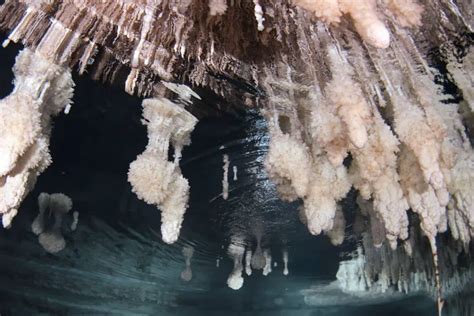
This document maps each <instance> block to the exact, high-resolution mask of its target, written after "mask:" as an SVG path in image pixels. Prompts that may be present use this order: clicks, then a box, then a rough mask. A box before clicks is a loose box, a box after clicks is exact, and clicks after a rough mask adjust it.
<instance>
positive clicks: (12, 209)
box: [0, 49, 74, 227]
mask: <svg viewBox="0 0 474 316" xmlns="http://www.w3.org/2000/svg"><path fill="white" fill-rule="evenodd" d="M13 71H14V74H15V81H14V84H15V89H14V90H13V92H12V93H11V94H10V95H9V96H7V97H6V98H4V99H2V100H0V135H1V137H0V214H1V215H2V222H3V226H4V227H9V226H10V225H11V222H12V220H13V218H14V217H15V215H16V214H17V212H18V208H19V206H20V203H21V202H22V201H23V199H24V198H25V197H26V195H27V194H28V193H29V191H30V190H31V189H32V188H33V187H34V185H35V182H36V178H37V177H38V175H40V174H41V173H42V172H43V171H44V170H45V169H46V168H47V167H48V166H49V165H50V164H51V155H50V153H49V149H48V147H49V136H50V134H51V120H52V117H54V116H56V115H58V114H59V113H60V112H61V111H62V110H63V109H64V108H65V107H66V105H67V104H69V103H70V102H71V97H72V93H73V87H74V83H73V82H72V78H71V73H70V72H69V70H68V69H67V68H64V67H61V66H57V65H55V64H54V63H52V62H51V61H49V60H47V59H46V58H45V57H43V56H42V55H40V54H39V53H37V52H34V51H32V50H29V49H24V50H23V51H22V52H20V54H19V55H18V57H17V59H16V62H15V66H14V69H13Z"/></svg>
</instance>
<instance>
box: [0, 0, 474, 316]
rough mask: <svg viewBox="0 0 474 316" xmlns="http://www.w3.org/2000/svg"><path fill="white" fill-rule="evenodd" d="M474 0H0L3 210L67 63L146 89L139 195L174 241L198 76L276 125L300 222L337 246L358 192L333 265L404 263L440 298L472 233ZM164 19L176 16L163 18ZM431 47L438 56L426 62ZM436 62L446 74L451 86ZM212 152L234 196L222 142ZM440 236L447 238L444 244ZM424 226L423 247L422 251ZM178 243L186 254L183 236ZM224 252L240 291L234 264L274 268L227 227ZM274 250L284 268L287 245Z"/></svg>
mask: <svg viewBox="0 0 474 316" xmlns="http://www.w3.org/2000/svg"><path fill="white" fill-rule="evenodd" d="M469 6H470V4H469V1H466V0H459V1H448V0H423V1H421V0H420V1H416V0H383V1H375V0H368V1H364V0H353V1H352V0H351V1H350V0H330V1H322V0H313V1H310V0H294V1H292V2H291V3H290V2H288V1H264V0H260V1H256V0H254V1H248V3H246V2H240V1H236V2H234V1H232V2H231V1H223V0H219V1H217V0H211V1H202V2H199V1H183V2H180V3H177V4H176V3H167V2H161V1H154V0H146V1H145V0H144V1H136V2H127V1H119V0H109V1H103V2H101V3H100V4H99V3H98V2H95V1H88V0H76V1H72V0H71V1H68V0H65V1H58V0H55V1H54V0H53V1H7V2H6V3H5V4H4V5H3V6H1V7H0V28H1V29H3V30H5V31H8V32H9V33H8V38H7V39H6V40H5V41H4V45H8V43H9V42H10V41H12V42H22V43H23V44H24V45H25V46H26V47H27V48H25V49H24V50H23V51H22V52H21V53H20V54H19V55H18V57H17V62H16V64H15V68H14V72H15V90H14V91H13V92H12V93H11V94H10V96H8V97H6V98H5V99H3V100H1V101H0V114H2V115H0V120H1V123H2V124H0V131H1V134H0V135H1V137H0V157H1V158H0V168H1V169H0V207H1V208H0V213H1V214H2V222H3V226H5V227H8V226H10V225H11V221H12V219H13V218H14V216H15V214H16V213H17V210H18V207H19V205H20V203H21V201H22V200H23V199H24V197H25V196H26V194H27V193H28V192H29V191H30V190H31V188H32V187H33V186H34V182H35V180H36V177H37V176H38V175H39V174H40V173H41V172H42V171H43V170H44V169H45V168H46V167H47V166H48V165H49V164H50V163H51V157H50V155H49V152H48V142H49V135H50V133H51V118H52V117H54V116H55V115H57V114H58V113H59V112H60V111H61V110H63V109H65V108H66V109H67V108H68V104H70V99H71V97H72V88H73V86H74V84H73V82H72V79H71V74H70V72H71V70H77V71H78V72H79V73H80V74H83V73H85V72H88V73H89V75H90V76H92V78H94V79H97V80H102V81H106V82H111V83H113V84H116V85H120V86H121V87H123V89H124V90H126V91H127V92H128V93H130V94H135V95H138V96H141V97H145V98H146V99H145V100H144V101H143V121H142V122H143V124H144V125H146V126H147V129H148V144H147V146H146V149H145V151H144V152H143V153H141V154H140V155H138V156H137V159H136V160H135V161H134V162H132V163H131V164H130V169H129V172H128V179H129V182H130V183H131V185H132V190H133V192H134V193H135V194H136V195H137V196H138V197H139V198H140V199H142V200H144V201H145V202H147V203H149V204H153V205H156V207H157V208H159V209H160V211H161V216H162V238H163V240H164V241H165V242H167V243H173V242H175V241H176V240H177V239H178V237H179V231H180V228H181V225H182V221H183V216H184V213H185V210H186V208H187V204H188V195H189V184H188V181H187V180H186V179H185V178H184V177H183V175H182V174H181V171H180V167H179V161H180V158H181V151H182V148H183V146H186V145H188V144H189V143H190V134H191V132H192V130H193V129H194V126H195V125H196V123H197V118H196V117H201V116H203V115H205V114H206V112H209V111H211V110H210V109H209V107H208V106H206V105H205V103H206V102H205V101H206V99H205V98H202V100H201V97H200V96H199V95H198V94H196V93H194V91H193V90H191V89H190V88H189V87H188V86H192V87H193V89H195V88H196V89H200V91H201V90H202V91H206V93H205V95H207V96H210V97H212V98H213V99H215V100H218V101H217V102H216V103H217V108H218V110H219V111H229V112H232V111H233V110H234V109H235V108H239V107H240V108H242V107H246V108H249V107H257V108H259V109H260V110H261V112H262V114H263V116H264V117H265V119H266V120H267V124H268V130H269V133H270V136H271V141H270V145H269V150H268V154H267V158H266V161H265V166H266V169H267V172H268V176H269V177H270V179H271V180H272V181H273V182H274V183H275V185H276V187H277V190H278V192H279V194H280V197H281V199H282V200H284V201H296V200H300V201H301V202H302V205H301V206H300V210H299V212H300V218H301V221H302V222H303V223H304V224H305V225H306V226H307V227H308V230H309V231H310V233H311V234H314V235H319V234H325V235H327V236H328V237H329V239H330V241H331V243H332V244H334V245H340V244H342V243H343V242H344V240H345V234H346V226H347V223H346V216H345V214H344V211H343V208H342V204H341V202H342V201H343V200H344V199H345V198H346V197H347V195H348V194H349V192H350V191H351V190H355V191H356V192H357V205H358V208H359V212H360V214H358V215H357V216H358V217H357V216H356V219H357V218H359V219H360V222H361V224H360V225H359V228H360V229H361V232H360V234H359V236H360V239H361V242H360V245H359V247H358V248H357V252H356V254H355V258H354V259H353V260H351V261H348V262H345V263H342V264H341V266H340V269H339V272H338V279H339V280H340V281H341V284H342V287H343V288H344V289H346V290H347V291H353V290H354V289H355V290H367V289H369V288H372V289H374V288H375V289H376V290H377V289H378V290H381V291H385V290H387V288H388V287H391V286H392V287H393V286H395V287H396V288H397V290H399V291H411V289H412V288H417V286H418V285H419V284H420V283H417V282H418V281H416V280H415V281H414V279H413V278H418V279H417V280H419V279H420V278H421V279H423V280H426V282H424V283H423V284H428V285H430V288H429V289H428V290H429V291H431V289H432V288H435V289H436V291H435V293H434V296H435V297H436V298H437V301H438V310H439V312H441V309H442V301H441V299H442V297H443V296H444V295H446V294H445V293H444V291H448V289H449V288H450V287H449V284H450V283H449V280H450V279H449V277H450V273H451V274H452V273H453V271H450V269H449V268H448V265H447V263H448V262H454V261H455V258H456V256H458V255H460V254H461V253H464V254H466V253H469V252H470V251H471V249H472V242H471V238H472V237H474V200H473V196H474V152H473V148H472V128H473V126H474V123H473V122H474V119H473V114H472V113H473V111H474V103H473V102H474V97H473V95H474V94H473V86H474V84H473V82H474V79H473V77H472V72H473V70H474V66H473V65H474V52H473V51H474V49H473V48H472V26H473V13H472V9H471V11H470V9H469ZM123 12H125V14H121V13H123ZM171 21H174V22H171ZM168 23H174V25H175V30H173V31H172V30H171V28H169V29H167V28H164V27H162V25H167V24H168ZM137 25H138V27H137ZM242 43H243V44H242ZM418 43H419V44H418ZM431 50H437V52H438V53H439V58H441V59H442V62H443V64H444V65H445V68H446V69H445V70H442V69H438V68H436V65H435V62H434V61H433V60H431V59H430V54H431V53H432V51H431ZM439 78H444V80H446V81H450V82H451V83H453V84H454V85H455V86H456V87H457V91H458V92H457V93H459V95H460V96H461V97H460V98H459V99H460V101H459V102H453V101H452V99H451V98H450V96H449V93H446V92H445V91H443V86H442V85H441V84H439V81H440V80H439ZM236 82H239V83H240V84H236ZM223 104H226V105H223ZM185 105H186V106H188V108H187V109H185V107H184V106H185ZM12 108H14V109H15V111H11V109H12ZM214 110H215V109H213V110H212V111H214ZM2 128H4V130H1V129H2ZM469 133H471V134H469ZM169 146H172V148H173V149H174V159H173V161H169V160H168V149H169ZM223 163H224V167H223V169H224V178H223V181H222V189H223V190H222V191H223V192H222V197H223V198H224V199H227V196H228V189H229V182H228V168H229V159H228V156H227V155H225V156H224V157H223ZM233 171H234V179H236V178H237V177H236V171H237V169H233ZM41 212H42V207H41V206H40V214H42V213H41ZM43 212H44V211H43ZM75 218H77V215H76V217H75ZM354 226H356V224H355V223H354ZM440 234H444V235H443V238H447V239H448V240H447V241H443V242H442V243H439V242H438V240H439V239H440V237H439V235H440ZM446 235H447V236H449V237H446ZM423 238H426V239H427V240H428V242H429V247H430V249H431V256H430V257H429V260H427V259H420V258H425V257H426V256H425V257H424V256H423V255H422V247H424V246H423ZM443 240H444V239H443ZM454 250H456V251H454ZM447 253H449V255H448V254H447ZM183 255H184V256H185V257H186V263H188V262H190V258H191V256H192V252H190V253H189V251H188V250H186V254H185V251H184V250H183ZM228 255H229V257H230V258H231V259H232V260H233V262H234V269H233V271H232V273H231V275H230V276H229V278H228V280H227V284H228V285H229V287H231V288H233V289H238V288H240V287H241V286H242V285H243V277H242V274H243V271H244V269H245V272H246V274H247V275H250V274H251V273H252V269H253V270H259V269H262V270H263V273H264V274H265V273H267V274H268V273H269V271H270V270H271V255H270V253H269V252H268V251H267V250H266V249H262V247H261V245H260V238H259V237H258V236H257V244H256V249H254V250H253V249H247V250H246V248H245V244H244V241H243V238H242V237H240V236H236V237H234V238H233V239H232V240H231V242H230V245H229V248H228ZM188 257H189V258H188ZM283 258H284V262H285V270H284V271H285V272H286V273H285V274H287V269H286V266H287V261H288V252H286V251H285V252H283ZM285 258H286V259H285ZM453 258H454V259H453ZM188 259H189V260H188ZM244 260H245V264H244V262H243V261H244ZM417 260H418V261H417ZM423 260H424V261H423ZM450 260H451V261H450ZM395 265H399V267H398V268H397V269H398V270H396V269H392V267H393V266H395ZM414 267H421V268H420V269H423V272H421V274H415V273H414V272H413V271H414ZM186 271H187V270H186ZM189 271H190V264H189ZM367 271H369V272H370V273H369V272H367ZM393 271H397V272H396V273H395V272H393ZM360 275H364V277H363V278H361V277H360ZM402 276H403V277H402ZM188 277H189V275H188V273H187V272H186V273H185V278H186V279H187V278H188ZM403 278H405V279H403ZM454 278H455V277H454ZM189 279H190V277H189ZM353 280H357V282H359V283H357V282H355V281H353ZM375 280H378V281H375ZM447 280H448V281H447ZM360 282H362V283H360ZM453 282H455V281H453Z"/></svg>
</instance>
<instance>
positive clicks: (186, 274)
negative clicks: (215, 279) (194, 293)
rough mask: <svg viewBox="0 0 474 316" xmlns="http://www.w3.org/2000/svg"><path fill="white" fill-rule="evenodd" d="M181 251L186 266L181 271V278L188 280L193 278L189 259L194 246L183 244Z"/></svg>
mask: <svg viewBox="0 0 474 316" xmlns="http://www.w3.org/2000/svg"><path fill="white" fill-rule="evenodd" d="M182 252H183V256H184V261H185V264H186V267H185V268H184V270H183V271H182V272H181V280H183V281H185V282H189V281H191V279H192V278H193V270H192V269H191V259H192V257H193V254H194V248H193V247H192V246H185V247H183V250H182Z"/></svg>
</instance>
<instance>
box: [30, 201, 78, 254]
mask: <svg viewBox="0 0 474 316" xmlns="http://www.w3.org/2000/svg"><path fill="white" fill-rule="evenodd" d="M38 206H39V214H38V216H37V217H36V218H35V220H34V221H33V223H32V224H31V230H32V231H33V233H34V234H35V235H38V241H39V243H40V245H41V246H42V247H43V248H44V250H46V251H47V252H49V253H57V252H59V251H61V250H63V249H64V248H66V241H65V240H64V237H63V235H62V222H63V218H64V216H65V215H66V214H67V213H68V212H69V211H70V210H71V208H72V200H71V199H70V198H69V197H68V196H67V195H64V194H62V193H53V194H48V193H44V192H43V193H41V194H40V195H39V196H38ZM47 210H49V212H48V214H47V213H46V211H47ZM51 215H52V216H53V217H54V223H53V224H52V226H51V227H49V225H47V224H46V219H47V217H49V216H51Z"/></svg>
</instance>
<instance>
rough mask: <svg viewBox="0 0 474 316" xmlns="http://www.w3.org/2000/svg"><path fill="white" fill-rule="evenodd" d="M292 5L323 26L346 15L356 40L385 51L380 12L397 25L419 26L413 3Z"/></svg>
mask: <svg viewBox="0 0 474 316" xmlns="http://www.w3.org/2000/svg"><path fill="white" fill-rule="evenodd" d="M293 3H294V4H295V5H297V6H300V7H302V8H304V9H306V10H308V11H310V12H313V13H314V15H315V16H316V17H317V18H318V19H321V20H322V21H324V22H326V23H339V22H340V21H341V17H342V16H343V15H344V14H345V15H348V16H350V18H351V19H352V21H353V23H354V27H355V29H356V30H357V32H358V33H359V35H360V37H361V38H362V39H363V40H364V41H366V42H367V43H369V44H371V45H373V46H375V47H378V48H387V47H388V46H389V44H390V32H389V30H388V29H387V27H386V26H385V24H384V23H383V22H382V19H381V17H380V16H381V13H382V12H383V11H385V12H386V13H387V14H391V15H393V16H394V17H395V19H396V20H397V22H398V23H399V24H400V25H401V26H405V27H409V26H419V25H421V14H422V12H423V7H422V6H420V5H419V4H418V3H417V1H416V0H385V1H381V2H379V4H380V11H382V12H379V11H378V10H377V1H376V0H293Z"/></svg>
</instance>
